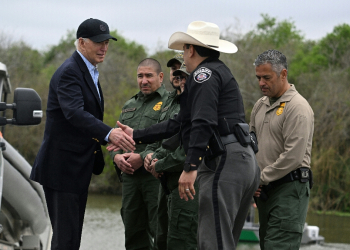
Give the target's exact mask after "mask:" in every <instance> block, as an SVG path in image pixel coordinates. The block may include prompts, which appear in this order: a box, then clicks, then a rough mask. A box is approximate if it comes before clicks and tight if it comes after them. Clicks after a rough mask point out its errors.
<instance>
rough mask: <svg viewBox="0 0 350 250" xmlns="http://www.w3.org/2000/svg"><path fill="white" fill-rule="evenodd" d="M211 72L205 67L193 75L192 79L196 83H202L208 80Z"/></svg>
mask: <svg viewBox="0 0 350 250" xmlns="http://www.w3.org/2000/svg"><path fill="white" fill-rule="evenodd" d="M211 73H212V72H211V70H210V69H208V68H206V67H201V68H199V69H197V70H196V71H195V72H194V73H193V78H194V80H195V81H196V82H198V83H202V82H205V81H207V80H209V79H210V77H211Z"/></svg>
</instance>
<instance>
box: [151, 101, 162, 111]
mask: <svg viewBox="0 0 350 250" xmlns="http://www.w3.org/2000/svg"><path fill="white" fill-rule="evenodd" d="M162 104H163V102H158V103H157V104H156V105H154V107H153V110H154V111H159V110H160V108H161V107H162Z"/></svg>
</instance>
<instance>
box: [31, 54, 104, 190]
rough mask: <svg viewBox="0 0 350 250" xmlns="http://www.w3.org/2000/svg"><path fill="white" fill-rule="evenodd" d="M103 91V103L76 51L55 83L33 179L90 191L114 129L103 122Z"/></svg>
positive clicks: (59, 187) (55, 186)
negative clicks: (94, 173) (103, 151)
mask: <svg viewBox="0 0 350 250" xmlns="http://www.w3.org/2000/svg"><path fill="white" fill-rule="evenodd" d="M99 91H100V95H101V102H100V98H99V95H98V92H97V90H96V87H95V85H94V82H93V80H92V77H91V75H90V73H89V70H88V68H87V66H86V64H85V63H84V61H83V59H82V58H81V56H80V55H79V54H78V53H77V52H76V51H75V52H74V53H73V55H72V56H71V57H70V58H68V59H67V60H66V61H65V62H64V63H63V64H62V65H61V66H60V67H59V68H58V69H57V71H56V72H55V73H54V75H53V76H52V78H51V81H50V89H49V96H48V102H47V110H46V116H47V118H46V126H45V133H44V139H43V142H42V145H41V148H40V150H39V152H38V155H37V157H36V159H35V162H34V165H33V169H32V172H31V175H30V178H31V179H32V180H34V181H37V182H39V183H40V184H42V185H43V186H46V187H49V188H52V189H55V190H60V191H66V192H73V193H81V192H84V191H86V190H87V188H88V186H89V183H90V179H91V175H92V170H93V166H94V163H95V159H97V163H96V164H97V165H98V166H99V167H102V168H103V165H104V161H103V157H102V152H101V144H106V141H105V140H104V138H105V137H106V135H107V134H108V133H109V131H110V130H111V127H109V126H107V125H105V124H104V123H103V122H102V120H103V105H104V104H103V103H104V102H103V95H102V90H101V88H100V87H99ZM96 155H97V156H99V157H96ZM101 160H102V161H101ZM101 164H103V165H102V166H101Z"/></svg>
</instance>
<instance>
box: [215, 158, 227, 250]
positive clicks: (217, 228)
mask: <svg viewBox="0 0 350 250" xmlns="http://www.w3.org/2000/svg"><path fill="white" fill-rule="evenodd" d="M226 154H227V153H226V152H225V153H224V154H223V155H222V156H221V159H220V163H219V166H218V167H217V169H216V172H215V176H214V180H213V189H212V195H213V207H214V220H215V231H216V239H217V243H218V250H222V249H223V244H222V234H221V225H220V212H219V200H218V185H219V179H220V174H221V172H222V169H223V168H224V165H225V162H226Z"/></svg>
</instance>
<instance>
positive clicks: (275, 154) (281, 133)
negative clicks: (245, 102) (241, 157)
mask: <svg viewBox="0 0 350 250" xmlns="http://www.w3.org/2000/svg"><path fill="white" fill-rule="evenodd" d="M290 86H291V87H290V88H289V89H288V90H287V91H286V92H285V93H284V94H283V95H282V96H281V97H280V98H279V99H278V100H277V101H276V102H275V103H273V104H272V105H270V101H269V98H267V97H266V96H265V97H262V98H261V99H259V100H258V101H257V102H256V104H255V105H254V107H253V110H252V114H251V119H250V129H251V131H254V132H255V133H256V135H257V139H258V145H259V152H258V153H257V155H256V158H257V161H258V164H259V167H260V169H261V184H263V185H267V184H268V183H269V182H271V181H275V180H278V179H280V178H282V177H284V176H285V175H286V174H288V173H289V172H291V171H293V170H295V169H297V168H300V167H308V168H310V162H311V147H312V136H313V131H314V113H313V111H312V108H311V107H310V105H309V103H308V102H307V101H306V100H305V98H304V97H302V96H301V95H300V94H299V93H298V91H297V90H296V88H295V86H294V85H293V84H290Z"/></svg>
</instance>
